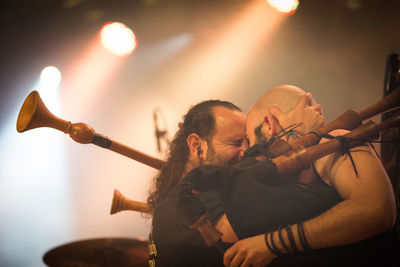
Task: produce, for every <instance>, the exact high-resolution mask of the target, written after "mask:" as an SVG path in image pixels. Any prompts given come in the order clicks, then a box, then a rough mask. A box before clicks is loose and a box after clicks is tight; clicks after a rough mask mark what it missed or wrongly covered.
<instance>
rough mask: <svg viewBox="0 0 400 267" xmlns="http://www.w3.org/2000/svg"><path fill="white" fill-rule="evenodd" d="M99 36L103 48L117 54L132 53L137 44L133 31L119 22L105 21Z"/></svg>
mask: <svg viewBox="0 0 400 267" xmlns="http://www.w3.org/2000/svg"><path fill="white" fill-rule="evenodd" d="M100 37H101V43H102V44H103V46H104V48H105V49H107V50H109V51H110V52H111V53H113V54H116V55H119V56H122V55H127V54H130V53H132V51H133V50H134V49H135V48H136V44H137V43H136V37H135V34H134V33H133V31H132V30H131V29H129V28H128V27H127V26H125V25H124V24H122V23H119V22H109V23H106V24H105V25H104V26H103V27H102V28H101V30H100Z"/></svg>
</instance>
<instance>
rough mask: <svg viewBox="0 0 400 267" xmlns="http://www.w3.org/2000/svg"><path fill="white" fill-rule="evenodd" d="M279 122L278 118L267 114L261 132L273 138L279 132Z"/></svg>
mask: <svg viewBox="0 0 400 267" xmlns="http://www.w3.org/2000/svg"><path fill="white" fill-rule="evenodd" d="M277 128H278V123H277V121H276V119H275V118H274V117H273V116H272V115H266V116H265V117H264V123H263V127H262V128H261V132H262V133H263V134H264V136H268V137H269V138H271V137H272V136H274V135H275V134H276V133H277Z"/></svg>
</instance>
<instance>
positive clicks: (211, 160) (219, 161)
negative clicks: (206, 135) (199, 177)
mask: <svg viewBox="0 0 400 267" xmlns="http://www.w3.org/2000/svg"><path fill="white" fill-rule="evenodd" d="M208 147H209V149H208V150H207V156H206V162H205V164H212V165H229V166H233V165H235V164H237V163H239V161H240V158H239V157H234V158H231V159H230V160H226V159H225V158H223V157H221V156H220V155H218V154H217V153H216V152H215V150H214V147H213V146H212V145H211V144H209V146H208Z"/></svg>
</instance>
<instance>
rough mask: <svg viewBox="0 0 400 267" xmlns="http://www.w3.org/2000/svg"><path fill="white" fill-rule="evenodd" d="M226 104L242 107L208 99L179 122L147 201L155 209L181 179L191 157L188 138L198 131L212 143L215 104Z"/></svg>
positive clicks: (234, 108) (227, 106) (229, 107)
mask: <svg viewBox="0 0 400 267" xmlns="http://www.w3.org/2000/svg"><path fill="white" fill-rule="evenodd" d="M219 106H221V107H225V108H228V109H231V110H238V111H241V109H240V108H238V107H237V106H236V105H234V104H232V103H230V102H227V101H221V100H207V101H203V102H201V103H199V104H197V105H195V106H193V107H192V108H191V109H190V110H189V111H188V113H187V114H186V115H185V116H184V119H183V122H182V123H180V124H179V130H178V131H177V132H176V134H175V136H174V139H173V140H172V142H171V144H170V147H169V153H168V158H167V161H166V163H165V165H164V167H163V168H162V169H161V170H160V172H159V173H158V174H157V175H156V176H155V178H154V180H153V185H152V188H151V189H150V192H149V197H148V198H147V203H148V204H149V205H150V206H151V207H152V208H153V209H154V208H155V206H156V205H157V203H158V201H159V200H160V199H161V198H163V197H164V196H165V195H166V194H167V193H168V192H169V190H170V189H171V188H172V187H173V186H174V185H176V184H177V183H178V182H179V180H180V179H181V177H182V175H183V172H184V171H185V166H186V164H187V161H188V158H189V147H188V146H187V143H186V139H187V137H188V136H189V135H190V134H191V133H196V134H198V135H199V136H200V137H201V138H203V139H205V140H206V141H207V142H208V143H209V144H210V141H211V139H212V137H213V135H214V130H215V116H214V112H213V108H215V107H219Z"/></svg>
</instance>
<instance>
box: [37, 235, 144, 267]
mask: <svg viewBox="0 0 400 267" xmlns="http://www.w3.org/2000/svg"><path fill="white" fill-rule="evenodd" d="M148 260H149V251H148V244H147V241H141V240H137V239H128V238H98V239H88V240H80V241H76V242H72V243H67V244H64V245H61V246H58V247H55V248H53V249H51V250H49V251H48V252H46V254H45V255H44V256H43V261H44V263H45V264H46V265H47V266H50V267H111V266H112V267H128V266H129V267H144V266H148V264H149V263H148Z"/></svg>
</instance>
